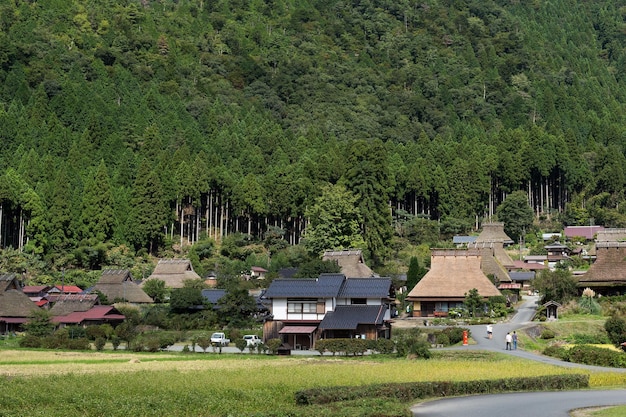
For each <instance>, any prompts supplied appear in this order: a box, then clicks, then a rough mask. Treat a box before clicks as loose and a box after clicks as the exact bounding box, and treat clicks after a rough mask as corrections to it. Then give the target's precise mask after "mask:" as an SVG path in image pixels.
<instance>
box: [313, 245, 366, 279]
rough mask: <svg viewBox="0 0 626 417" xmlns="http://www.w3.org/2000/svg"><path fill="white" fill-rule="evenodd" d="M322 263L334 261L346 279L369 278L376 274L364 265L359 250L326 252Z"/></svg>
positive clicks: (361, 253)
mask: <svg viewBox="0 0 626 417" xmlns="http://www.w3.org/2000/svg"><path fill="white" fill-rule="evenodd" d="M322 260H323V261H335V262H337V264H338V265H339V268H341V273H342V274H343V275H345V276H346V278H369V277H375V276H376V274H375V273H374V272H373V271H372V270H371V269H370V268H369V267H368V266H367V265H366V264H365V259H364V258H363V252H362V251H361V250H360V249H352V250H340V251H326V252H324V255H323V256H322Z"/></svg>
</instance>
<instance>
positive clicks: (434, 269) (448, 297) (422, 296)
mask: <svg viewBox="0 0 626 417" xmlns="http://www.w3.org/2000/svg"><path fill="white" fill-rule="evenodd" d="M480 264H481V255H480V251H479V250H478V249H461V250H458V249H433V250H432V251H431V263H430V270H429V271H428V272H427V273H426V275H424V277H423V278H422V279H421V280H420V282H418V283H417V285H416V286H415V287H414V288H413V289H412V290H411V292H410V293H409V294H408V295H407V297H406V300H407V301H411V302H413V315H414V316H417V317H429V316H438V315H441V316H445V315H447V312H448V311H449V310H450V309H453V308H460V307H461V306H462V305H463V302H464V301H465V296H466V294H467V293H469V291H470V290H472V289H474V288H475V289H477V290H478V294H480V295H481V296H482V297H484V298H485V299H486V298H488V297H492V296H497V295H502V294H501V293H500V291H498V289H497V288H496V287H495V285H494V284H493V283H492V282H491V281H490V280H489V278H487V276H486V275H485V274H484V273H483V271H482V270H481V268H480Z"/></svg>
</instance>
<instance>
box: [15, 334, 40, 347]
mask: <svg viewBox="0 0 626 417" xmlns="http://www.w3.org/2000/svg"><path fill="white" fill-rule="evenodd" d="M20 347H25V348H40V347H41V338H40V337H39V336H33V335H31V334H27V335H26V336H24V337H23V338H22V339H20Z"/></svg>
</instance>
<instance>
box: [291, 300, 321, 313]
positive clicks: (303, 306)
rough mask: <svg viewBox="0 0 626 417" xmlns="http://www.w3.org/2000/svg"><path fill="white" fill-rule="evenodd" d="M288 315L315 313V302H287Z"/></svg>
mask: <svg viewBox="0 0 626 417" xmlns="http://www.w3.org/2000/svg"><path fill="white" fill-rule="evenodd" d="M287 312H288V313H316V312H317V300H315V301H302V300H298V301H295V300H294V301H289V300H288V301H287Z"/></svg>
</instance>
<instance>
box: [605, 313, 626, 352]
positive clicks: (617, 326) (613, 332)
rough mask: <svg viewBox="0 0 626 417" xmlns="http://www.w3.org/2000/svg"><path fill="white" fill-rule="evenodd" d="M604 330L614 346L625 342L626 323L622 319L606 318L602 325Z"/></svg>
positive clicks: (615, 317)
mask: <svg viewBox="0 0 626 417" xmlns="http://www.w3.org/2000/svg"><path fill="white" fill-rule="evenodd" d="M604 330H606V332H607V333H608V335H609V339H610V340H611V342H612V343H613V344H614V345H615V346H619V345H620V344H621V343H624V342H626V321H625V320H624V319H622V318H620V317H617V316H613V317H610V318H608V319H607V320H606V322H605V323H604Z"/></svg>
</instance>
